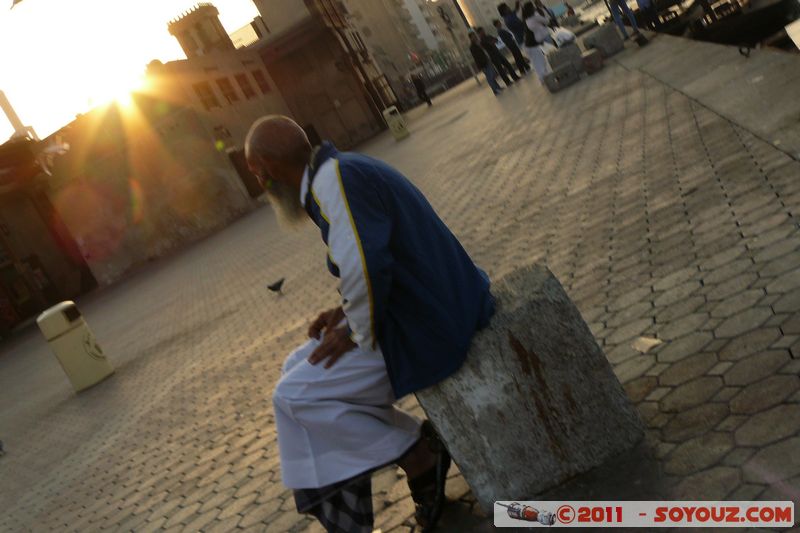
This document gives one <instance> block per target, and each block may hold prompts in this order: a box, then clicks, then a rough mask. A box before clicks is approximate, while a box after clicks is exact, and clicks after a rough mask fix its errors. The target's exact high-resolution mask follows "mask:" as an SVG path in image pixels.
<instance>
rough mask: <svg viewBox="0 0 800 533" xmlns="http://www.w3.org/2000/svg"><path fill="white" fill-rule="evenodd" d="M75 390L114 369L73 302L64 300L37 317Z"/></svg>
mask: <svg viewBox="0 0 800 533" xmlns="http://www.w3.org/2000/svg"><path fill="white" fill-rule="evenodd" d="M36 323H37V324H38V325H39V329H40V330H41V331H42V334H43V335H44V338H45V339H47V342H48V343H49V344H50V348H52V350H53V352H54V353H55V354H56V358H57V359H58V362H59V363H61V368H63V369H64V372H65V373H66V374H67V377H68V378H69V380H70V382H71V383H72V387H73V388H74V389H75V392H80V391H82V390H84V389H88V388H89V387H91V386H92V385H95V384H97V383H99V382H100V381H103V380H104V379H105V378H107V377H108V376H110V375H111V374H113V373H114V369H113V368H112V366H111V364H110V363H109V362H108V359H106V356H105V354H103V350H102V349H101V348H100V345H98V344H97V340H96V339H95V338H94V334H92V331H91V330H90V329H89V326H88V325H87V324H86V321H85V320H84V319H83V316H82V315H81V312H80V311H79V310H78V308H77V306H76V305H75V303H74V302H69V301H67V302H61V303H60V304H58V305H55V306H53V307H51V308H50V309H48V310H47V311H45V312H44V313H42V314H41V315H39V318H37V319H36Z"/></svg>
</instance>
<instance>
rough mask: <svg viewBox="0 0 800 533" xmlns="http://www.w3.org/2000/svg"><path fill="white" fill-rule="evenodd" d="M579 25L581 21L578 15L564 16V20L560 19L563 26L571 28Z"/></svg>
mask: <svg viewBox="0 0 800 533" xmlns="http://www.w3.org/2000/svg"><path fill="white" fill-rule="evenodd" d="M580 23H581V19H580V17H579V16H578V15H566V16H564V18H562V19H561V24H562V25H563V26H568V27H573V26H577V25H578V24H580Z"/></svg>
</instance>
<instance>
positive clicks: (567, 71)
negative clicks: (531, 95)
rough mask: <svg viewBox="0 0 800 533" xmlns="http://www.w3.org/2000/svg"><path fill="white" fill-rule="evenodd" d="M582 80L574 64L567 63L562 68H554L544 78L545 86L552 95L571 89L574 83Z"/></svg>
mask: <svg viewBox="0 0 800 533" xmlns="http://www.w3.org/2000/svg"><path fill="white" fill-rule="evenodd" d="M580 79H581V75H580V73H579V72H578V71H577V70H575V66H574V65H573V64H572V63H566V64H564V65H561V66H560V67H557V68H554V69H553V71H552V72H550V73H549V74H547V75H546V76H545V77H544V84H545V85H547V89H548V90H549V91H550V92H551V93H556V92H558V91H560V90H561V89H563V88H565V87H569V86H570V85H572V84H573V83H575V82H577V81H579V80H580Z"/></svg>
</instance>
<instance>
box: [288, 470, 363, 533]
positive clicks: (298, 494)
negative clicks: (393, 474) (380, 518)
mask: <svg viewBox="0 0 800 533" xmlns="http://www.w3.org/2000/svg"><path fill="white" fill-rule="evenodd" d="M294 501H295V504H296V505H297V512H299V513H308V514H311V515H314V517H316V519H317V520H319V521H320V523H321V524H322V526H323V527H324V528H325V530H326V531H327V532H328V533H372V526H373V524H374V522H375V516H374V514H373V512H372V472H369V473H367V474H366V475H361V476H358V477H356V478H351V479H347V480H345V481H341V482H339V483H334V484H332V485H328V486H327V487H321V488H318V489H300V490H295V491H294Z"/></svg>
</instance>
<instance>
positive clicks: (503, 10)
mask: <svg viewBox="0 0 800 533" xmlns="http://www.w3.org/2000/svg"><path fill="white" fill-rule="evenodd" d="M518 11H519V2H516V3H515V4H514V9H511V8H510V7H508V5H506V4H505V3H500V4H499V5H498V6H497V12H498V13H500V16H501V17H503V22H504V23H505V25H506V28H508V29H509V31H511V33H512V34H514V39H515V40H516V41H517V44H518V45H520V44H522V42H523V41H524V40H525V23H524V22H522V19H521V18H519V16H518V15H517V12H518Z"/></svg>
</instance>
